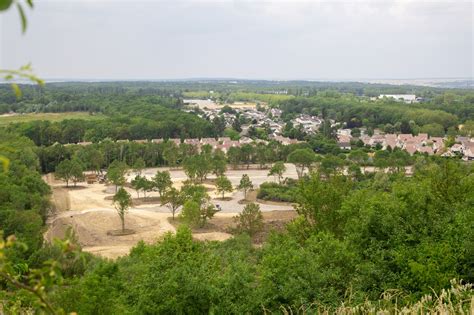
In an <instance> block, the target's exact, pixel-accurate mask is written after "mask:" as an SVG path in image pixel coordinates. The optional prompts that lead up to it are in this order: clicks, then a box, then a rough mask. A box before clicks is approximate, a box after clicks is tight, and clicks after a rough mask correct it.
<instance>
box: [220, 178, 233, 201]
mask: <svg viewBox="0 0 474 315" xmlns="http://www.w3.org/2000/svg"><path fill="white" fill-rule="evenodd" d="M216 189H217V192H218V193H221V194H222V199H224V194H225V193H226V192H232V191H233V190H234V189H233V187H232V183H231V182H230V180H229V179H228V178H227V177H226V176H219V177H218V178H217V180H216Z"/></svg>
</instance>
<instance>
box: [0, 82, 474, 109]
mask: <svg viewBox="0 0 474 315" xmlns="http://www.w3.org/2000/svg"><path fill="white" fill-rule="evenodd" d="M21 89H22V93H23V97H22V98H21V99H17V98H16V96H15V94H14V93H12V91H11V88H10V86H9V85H7V84H0V114H2V113H6V112H9V111H14V112H67V111H91V112H103V111H104V110H106V109H107V108H110V107H114V106H115V105H114V103H115V102H117V101H118V102H120V100H121V99H126V100H127V102H132V101H133V102H135V101H137V100H138V101H139V100H140V99H142V98H146V97H151V98H156V97H160V98H171V99H172V98H175V99H177V98H180V99H181V98H189V97H195V98H214V99H216V100H219V101H221V102H226V101H227V102H230V103H232V102H235V101H264V102H268V103H272V104H274V103H278V102H280V101H286V100H289V99H292V98H294V97H295V96H298V97H303V98H304V97H314V96H318V95H321V93H325V92H328V91H330V92H334V93H342V94H350V95H354V96H357V97H360V96H367V97H370V96H378V95H380V94H406V93H408V94H416V95H417V96H422V97H426V98H429V99H438V98H443V97H444V93H445V91H446V90H443V89H438V88H429V87H419V86H408V85H405V86H394V85H384V84H366V83H358V82H346V83H337V82H308V81H286V82H281V81H252V80H248V81H235V80H202V81H183V82H179V81H174V82H173V81H168V82H64V83H48V84H46V86H45V87H38V86H32V85H21ZM210 91H213V92H214V93H210ZM449 91H451V92H450V93H448V95H455V96H456V97H458V96H460V97H468V98H470V99H472V98H473V96H472V92H470V90H449ZM457 103H458V105H459V104H460V103H461V104H462V103H463V102H457ZM440 109H442V110H444V109H443V108H440ZM460 117H461V116H460Z"/></svg>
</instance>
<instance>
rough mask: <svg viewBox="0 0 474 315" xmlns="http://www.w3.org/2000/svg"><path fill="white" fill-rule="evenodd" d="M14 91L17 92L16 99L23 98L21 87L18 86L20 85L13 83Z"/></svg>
mask: <svg viewBox="0 0 474 315" xmlns="http://www.w3.org/2000/svg"><path fill="white" fill-rule="evenodd" d="M12 89H13V91H14V92H15V95H16V97H17V98H20V97H21V90H20V87H19V86H18V84H16V83H12Z"/></svg>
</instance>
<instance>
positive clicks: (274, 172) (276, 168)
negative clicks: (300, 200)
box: [268, 161, 286, 184]
mask: <svg viewBox="0 0 474 315" xmlns="http://www.w3.org/2000/svg"><path fill="white" fill-rule="evenodd" d="M285 171H286V166H285V163H283V162H281V161H279V162H276V163H275V164H273V166H272V168H271V169H270V172H268V176H275V177H276V178H278V183H279V184H281V180H282V178H283V174H284V173H285Z"/></svg>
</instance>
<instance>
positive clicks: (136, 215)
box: [45, 209, 175, 258]
mask: <svg viewBox="0 0 474 315" xmlns="http://www.w3.org/2000/svg"><path fill="white" fill-rule="evenodd" d="M167 218H168V215H167V214H164V213H155V212H150V211H144V210H130V212H129V213H128V214H127V216H126V219H125V227H126V228H127V229H132V230H134V231H135V232H136V233H134V234H130V235H123V236H112V235H108V233H107V232H108V231H112V230H117V229H119V228H120V219H119V217H118V215H117V213H116V212H115V211H114V210H111V209H110V210H108V209H102V210H99V209H97V210H90V211H81V212H77V211H71V212H70V213H63V214H62V215H61V216H59V217H58V218H56V219H55V220H54V221H52V222H51V224H50V229H49V230H48V232H47V233H46V235H45V238H46V240H48V241H51V240H53V239H54V238H63V237H64V234H65V232H66V230H67V229H68V227H72V228H73V230H74V231H75V233H76V236H77V238H78V241H79V244H81V246H82V247H83V249H84V250H85V251H89V252H93V253H97V254H98V255H102V256H104V257H108V258H116V257H118V256H121V255H126V254H128V252H129V251H130V249H131V248H132V247H133V246H135V245H136V244H137V242H138V241H140V240H143V241H145V242H147V243H153V242H155V241H156V240H158V239H159V238H160V237H161V236H163V234H165V233H166V232H174V231H175V228H174V227H173V226H172V225H171V224H170V223H169V222H168V219H167Z"/></svg>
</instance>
